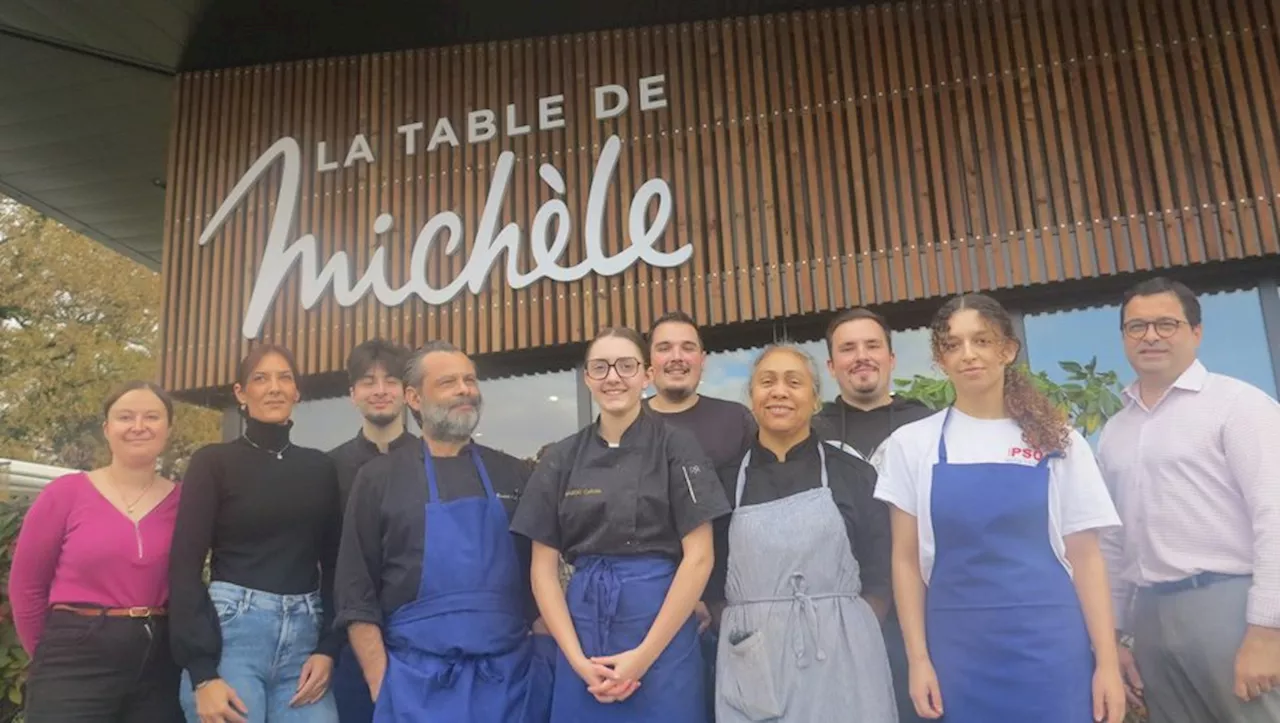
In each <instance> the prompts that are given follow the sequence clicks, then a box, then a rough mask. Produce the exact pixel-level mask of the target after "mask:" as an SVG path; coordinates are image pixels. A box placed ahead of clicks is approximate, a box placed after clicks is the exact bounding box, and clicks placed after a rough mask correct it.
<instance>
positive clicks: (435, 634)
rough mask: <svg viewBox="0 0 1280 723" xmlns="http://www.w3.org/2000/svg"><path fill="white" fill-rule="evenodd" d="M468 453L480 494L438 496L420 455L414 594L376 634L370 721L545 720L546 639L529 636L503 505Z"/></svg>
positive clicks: (431, 470)
mask: <svg viewBox="0 0 1280 723" xmlns="http://www.w3.org/2000/svg"><path fill="white" fill-rule="evenodd" d="M470 453H471V459H472V461H473V462H474V463H475V466H476V470H477V471H478V472H479V473H480V480H481V482H482V483H483V484H484V492H485V496H484V497H467V498H463V499H459V500H454V501H452V502H441V501H440V491H439V488H438V486H437V484H436V473H435V466H434V465H433V464H432V462H431V454H430V452H427V453H426V454H425V465H426V472H427V484H428V486H429V488H430V497H429V501H428V503H427V507H426V533H425V538H424V540H423V554H422V579H421V581H420V582H419V584H418V598H417V599H416V600H414V601H413V602H411V603H408V604H406V605H404V606H403V607H401V608H400V609H398V610H396V611H395V612H394V613H393V614H392V615H391V618H390V620H388V621H387V626H386V630H385V631H384V633H383V637H384V639H385V641H386V646H387V674H386V677H385V678H384V680H383V684H382V690H381V691H380V693H379V695H378V700H377V704H376V706H375V710H374V717H373V719H374V721H376V722H377V723H393V722H394V723H418V722H419V721H449V722H450V723H546V720H547V713H548V706H549V704H550V695H551V667H550V662H549V661H550V654H551V653H550V648H551V647H553V646H554V642H553V641H551V639H550V638H549V637H547V636H541V635H530V633H529V627H528V624H527V622H526V620H525V616H524V610H523V605H522V601H523V600H524V594H523V592H522V590H521V580H523V576H522V575H521V574H520V567H519V562H518V560H517V556H516V551H515V545H514V543H513V542H512V540H511V533H510V532H509V531H508V525H509V522H508V520H507V512H506V510H505V509H503V507H502V503H501V502H500V501H499V500H498V498H497V496H496V495H494V492H493V484H492V483H491V482H490V480H489V473H488V471H487V470H486V469H485V467H484V463H483V462H482V461H481V459H480V455H479V453H478V452H476V450H475V448H474V447H473V448H471V449H470ZM540 638H545V640H535V639H540ZM535 648H537V649H535Z"/></svg>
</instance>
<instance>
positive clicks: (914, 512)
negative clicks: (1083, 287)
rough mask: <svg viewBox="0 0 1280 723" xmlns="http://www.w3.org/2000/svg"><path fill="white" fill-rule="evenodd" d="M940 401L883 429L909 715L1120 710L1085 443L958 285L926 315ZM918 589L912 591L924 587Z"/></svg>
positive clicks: (991, 306) (1063, 714) (956, 722)
mask: <svg viewBox="0 0 1280 723" xmlns="http://www.w3.org/2000/svg"><path fill="white" fill-rule="evenodd" d="M932 331H933V334H932V339H933V357H934V361H935V362H936V363H937V364H938V366H939V367H941V369H942V371H943V372H944V373H946V375H947V377H948V378H949V379H950V380H951V382H952V384H953V385H954V386H955V391H956V400H955V404H954V406H952V407H951V408H949V409H947V410H945V411H942V412H938V413H937V414H934V415H933V416H931V417H927V418H925V419H922V420H920V421H918V422H914V423H912V424H909V425H906V426H904V427H902V428H900V429H898V430H897V431H896V432H894V433H893V435H892V436H891V437H890V438H889V442H888V446H887V449H886V451H885V458H884V465H883V468H882V470H881V476H880V480H879V482H878V484H877V489H876V497H877V498H879V499H882V500H884V501H885V502H888V503H889V504H890V505H891V508H890V509H891V514H892V518H891V525H892V528H893V582H894V592H895V596H896V598H897V600H896V602H897V606H898V615H899V617H900V619H901V621H902V629H903V635H904V638H905V640H906V647H907V656H908V660H909V661H910V662H909V671H910V686H911V699H912V702H913V703H914V704H915V707H916V712H917V713H918V714H919V715H920V716H922V717H924V718H928V719H937V718H940V717H942V715H943V713H944V711H945V714H946V720H947V721H948V723H989V722H990V721H1037V723H1083V722H1084V721H1090V720H1094V721H1107V723H1120V721H1121V720H1123V718H1124V714H1125V694H1124V685H1123V683H1122V682H1121V678H1120V667H1119V662H1118V657H1117V650H1116V640H1115V633H1114V631H1113V627H1112V611H1111V603H1110V592H1109V588H1108V585H1107V575H1106V567H1105V564H1104V562H1103V558H1102V553H1101V550H1100V548H1099V544H1098V532H1097V531H1098V530H1099V529H1100V528H1106V527H1112V526H1115V525H1119V524H1120V521H1119V518H1118V517H1117V515H1116V511H1115V508H1114V506H1113V505H1112V503H1111V498H1110V496H1109V495H1108V493H1107V489H1106V486H1105V485H1104V483H1103V480H1102V475H1101V474H1100V473H1099V471H1098V465H1097V462H1096V461H1095V460H1094V457H1093V454H1092V452H1091V451H1090V450H1089V446H1088V444H1087V443H1086V442H1085V440H1084V439H1083V438H1082V437H1081V436H1080V434H1079V433H1078V432H1076V431H1074V430H1073V429H1072V428H1071V427H1070V425H1069V424H1068V422H1067V419H1066V415H1065V414H1064V413H1063V412H1062V411H1061V410H1059V409H1058V408H1057V407H1056V406H1055V405H1054V404H1053V402H1052V401H1050V400H1049V399H1048V398H1047V397H1046V396H1044V395H1043V394H1041V393H1040V392H1039V391H1038V390H1037V389H1036V388H1035V386H1034V384H1033V383H1032V380H1031V379H1030V377H1029V376H1028V375H1027V373H1026V372H1025V371H1023V370H1022V369H1021V368H1019V367H1017V366H1015V365H1014V360H1015V359H1016V358H1017V356H1018V348H1019V346H1018V345H1019V343H1018V340H1017V337H1016V336H1015V335H1014V329H1013V322H1012V320H1011V319H1010V317H1009V314H1008V312H1007V311H1005V310H1004V308H1003V307H1001V306H1000V304H999V303H997V302H996V301H995V300H994V299H991V298H990V297H987V296H982V295H980V294H968V295H965V296H960V297H957V298H955V299H952V300H951V301H949V302H947V303H946V304H945V305H944V306H943V307H942V308H941V309H940V310H939V311H938V313H937V315H936V316H935V317H934V321H933V329H932ZM926 585H927V586H928V591H929V592H928V595H927V597H926V595H925V586H926Z"/></svg>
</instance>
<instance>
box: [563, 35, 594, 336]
mask: <svg viewBox="0 0 1280 723" xmlns="http://www.w3.org/2000/svg"><path fill="white" fill-rule="evenodd" d="M575 41H576V42H575V43H574V58H575V59H576V64H577V66H578V67H579V68H582V69H583V74H584V75H585V76H586V79H587V87H586V88H584V92H587V93H589V92H590V90H589V89H590V88H593V87H595V84H596V80H597V70H596V69H597V68H598V67H599V62H598V61H597V60H596V57H595V53H596V52H597V49H596V45H597V40H596V36H594V35H592V36H587V35H579V36H577V37H576V38H575ZM577 105H578V117H577V118H576V121H577V127H578V128H580V129H582V130H579V131H578V133H579V136H578V140H579V143H580V148H579V153H578V178H577V182H576V183H575V184H574V185H573V188H576V189H577V191H578V198H577V201H578V203H577V208H576V209H575V213H574V216H573V217H574V218H576V219H579V223H581V222H582V220H583V219H585V217H586V208H587V193H588V191H589V189H588V187H587V179H588V178H590V176H591V169H592V168H593V167H594V163H595V151H593V150H592V147H591V146H592V143H593V141H594V139H595V134H594V127H595V126H596V125H597V124H596V123H593V122H592V120H591V119H592V112H591V105H590V101H589V100H583V101H581V102H579V103H578V104H577ZM575 238H577V239H579V243H578V244H570V247H571V248H572V247H574V246H578V245H580V244H581V239H582V238H583V236H582V231H581V230H579V231H578V233H577V234H576V235H575ZM572 253H575V254H576V253H577V252H576V251H574V252H572ZM571 258H572V259H573V260H575V261H577V260H579V259H580V258H581V257H577V256H573V255H572V254H571ZM594 284H595V280H594V279H592V278H591V277H587V278H586V279H583V280H582V281H577V282H574V283H573V284H572V285H570V287H569V293H570V298H571V299H574V298H576V303H574V304H573V308H574V309H575V310H578V309H580V310H581V313H580V314H579V315H575V317H574V318H575V321H577V323H579V324H580V326H578V330H579V336H577V337H576V338H577V339H578V340H582V339H590V338H591V337H592V336H593V335H594V334H595V333H596V330H597V327H599V326H600V324H599V323H598V322H597V320H596V310H595V293H594V289H595V286H594ZM561 293H565V292H564V291H563V290H562V291H561ZM573 294H577V296H576V297H574V296H573Z"/></svg>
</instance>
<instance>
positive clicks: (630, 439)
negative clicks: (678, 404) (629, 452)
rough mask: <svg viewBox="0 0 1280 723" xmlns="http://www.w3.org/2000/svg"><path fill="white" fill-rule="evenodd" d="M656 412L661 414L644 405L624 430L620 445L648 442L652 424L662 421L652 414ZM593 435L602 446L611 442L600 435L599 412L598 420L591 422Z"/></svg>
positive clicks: (606, 445) (628, 445)
mask: <svg viewBox="0 0 1280 723" xmlns="http://www.w3.org/2000/svg"><path fill="white" fill-rule="evenodd" d="M654 414H659V412H654V411H652V410H650V409H649V408H648V407H647V406H642V407H641V408H640V414H638V415H636V419H635V421H634V422H632V423H631V426H629V427H627V428H626V430H625V431H623V433H622V439H620V440H619V441H618V446H619V447H631V446H633V445H634V444H636V443H640V444H644V443H646V442H647V440H648V439H649V437H648V434H649V432H650V430H651V429H652V428H653V427H652V425H653V424H654V423H655V422H660V420H658V419H655V418H654V417H652V416H650V415H654ZM591 436H592V437H593V438H595V440H596V442H597V443H598V444H600V445H601V446H604V447H608V446H609V443H608V442H606V441H605V439H604V437H601V436H600V415H598V414H597V415H596V421H595V422H592V424H591Z"/></svg>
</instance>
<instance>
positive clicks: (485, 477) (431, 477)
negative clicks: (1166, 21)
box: [422, 441, 495, 504]
mask: <svg viewBox="0 0 1280 723" xmlns="http://www.w3.org/2000/svg"><path fill="white" fill-rule="evenodd" d="M422 451H423V455H422V466H423V468H424V469H425V470H426V472H427V491H428V498H427V500H428V501H429V502H431V503H432V504H437V503H439V502H440V486H439V483H438V482H437V479H436V466H435V463H434V462H432V461H431V448H430V447H428V446H427V443H426V441H423V443H422ZM467 451H468V452H470V453H471V463H472V464H473V465H475V468H476V472H478V473H479V474H480V484H482V485H484V495H485V497H487V498H489V499H493V498H494V496H495V495H494V492H493V481H492V480H490V479H489V470H487V469H485V466H484V460H482V459H480V452H479V451H477V450H476V448H475V445H474V444H472V445H470V446H468V448H467Z"/></svg>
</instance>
